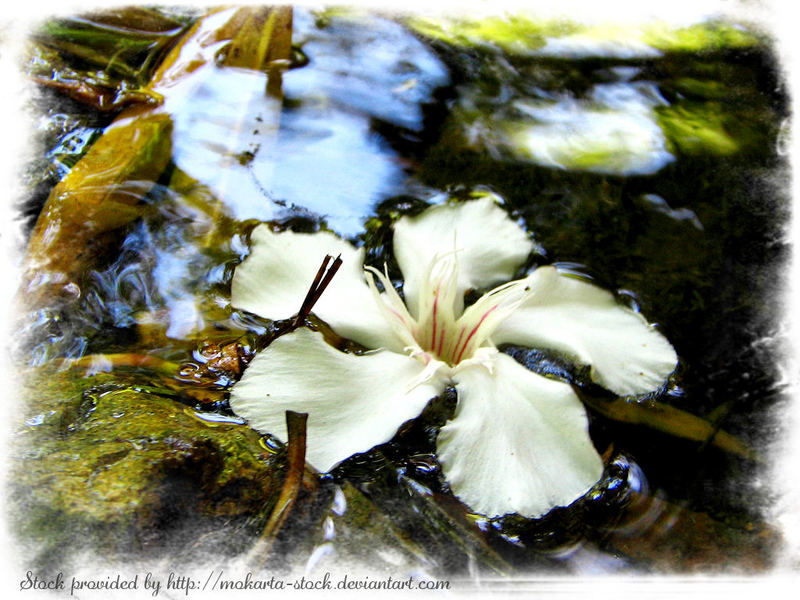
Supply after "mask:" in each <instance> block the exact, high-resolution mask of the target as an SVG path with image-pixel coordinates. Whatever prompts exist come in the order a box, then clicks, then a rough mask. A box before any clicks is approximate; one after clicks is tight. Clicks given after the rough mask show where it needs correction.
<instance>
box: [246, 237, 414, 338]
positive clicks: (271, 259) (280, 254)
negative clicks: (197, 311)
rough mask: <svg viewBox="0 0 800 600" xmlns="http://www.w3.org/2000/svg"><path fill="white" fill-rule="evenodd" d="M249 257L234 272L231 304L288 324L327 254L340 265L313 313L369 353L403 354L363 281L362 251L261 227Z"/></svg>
mask: <svg viewBox="0 0 800 600" xmlns="http://www.w3.org/2000/svg"><path fill="white" fill-rule="evenodd" d="M250 241H251V251H250V255H249V256H248V257H247V258H246V259H245V260H244V262H242V264H240V265H239V266H238V267H236V271H234V274H233V283H232V285H231V303H232V304H233V306H235V307H236V308H242V309H244V310H248V311H250V312H252V313H255V314H258V315H261V316H262V317H266V318H268V319H275V320H278V319H288V318H290V317H292V316H294V315H295V314H297V311H298V310H299V309H300V305H301V304H302V303H303V299H304V298H305V296H306V293H307V292H308V288H309V287H310V286H311V284H312V282H313V281H314V277H315V275H316V274H317V271H318V269H319V267H320V265H321V264H322V261H323V259H324V258H325V255H326V254H330V255H331V256H334V257H335V256H336V255H338V254H341V255H342V266H341V267H340V268H339V271H338V272H337V273H336V275H335V276H334V277H333V279H332V280H331V283H330V285H329V286H328V287H327V289H326V290H325V291H324V292H323V294H322V296H321V297H320V299H319V300H318V301H317V303H316V304H315V305H314V308H313V309H312V312H313V313H314V314H316V315H317V316H318V317H320V318H321V319H323V320H324V321H325V322H327V323H328V325H330V326H331V327H333V329H334V330H335V331H336V333H338V334H339V335H341V336H344V337H346V338H349V339H351V340H355V341H356V342H358V343H360V344H363V345H364V346H366V347H367V348H387V349H389V350H400V349H401V348H400V346H401V344H400V342H399V340H397V337H396V336H395V334H394V333H393V332H392V330H391V327H390V326H389V324H388V323H387V322H386V319H385V318H384V316H383V315H382V314H381V312H380V310H379V308H378V306H377V305H376V304H375V299H374V298H373V296H372V292H370V290H369V287H368V286H367V283H366V280H365V278H364V270H363V263H364V250H363V249H359V250H356V249H355V248H353V246H351V245H350V244H348V243H347V242H346V241H344V240H342V239H340V238H338V237H336V236H335V235H333V234H331V233H328V232H325V231H321V232H319V233H313V234H308V233H294V232H293V231H283V232H274V231H272V230H271V229H270V228H269V227H268V226H267V225H260V226H258V227H256V228H255V229H254V230H253V233H252V235H251V236H250Z"/></svg>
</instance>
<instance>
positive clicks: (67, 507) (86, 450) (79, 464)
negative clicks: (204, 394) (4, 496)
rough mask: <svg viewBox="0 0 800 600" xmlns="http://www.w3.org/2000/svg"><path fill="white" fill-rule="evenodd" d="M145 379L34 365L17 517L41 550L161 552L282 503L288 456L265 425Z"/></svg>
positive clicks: (14, 482) (17, 477) (17, 475)
mask: <svg viewBox="0 0 800 600" xmlns="http://www.w3.org/2000/svg"><path fill="white" fill-rule="evenodd" d="M137 384H141V380H137V379H135V378H120V376H118V375H117V376H114V377H113V378H112V376H111V375H106V374H101V375H96V376H88V377H81V376H80V375H78V374H76V373H74V372H68V371H61V372H57V373H54V372H52V370H51V369H49V368H43V369H40V370H38V371H35V372H32V373H30V374H28V377H27V381H26V385H25V388H26V391H27V394H26V395H27V398H28V402H27V407H26V410H25V415H26V418H25V422H24V424H22V425H20V426H19V427H18V429H17V431H16V432H15V433H14V434H13V441H14V443H13V448H14V452H13V453H12V467H11V468H12V478H11V485H10V488H11V492H12V498H13V503H12V514H14V515H17V517H16V518H15V519H14V521H15V525H16V527H17V529H18V531H20V533H22V534H23V537H24V538H26V539H27V540H30V541H31V542H32V543H33V546H34V550H33V553H34V555H38V556H37V558H38V559H42V558H43V557H44V556H45V555H47V554H50V556H48V557H47V560H49V561H53V562H55V563H58V562H59V561H61V560H65V559H67V558H68V556H69V555H70V554H71V553H73V552H74V551H75V549H76V548H82V547H91V548H94V549H96V550H98V551H103V552H105V553H110V554H111V555H124V554H125V553H126V552H131V551H141V550H145V551H152V552H154V553H155V554H156V555H158V554H159V553H160V552H161V551H163V550H164V549H166V548H173V549H174V548H175V547H176V546H178V547H182V546H183V545H185V544H189V543H190V542H195V541H196V540H197V538H198V534H199V532H202V531H206V530H213V529H214V528H216V527H219V526H221V525H222V524H223V523H228V522H235V521H239V522H246V521H248V520H251V519H254V518H259V517H260V516H262V515H264V514H267V513H268V512H269V511H270V510H271V508H272V505H273V504H274V502H275V498H276V495H277V491H278V490H279V488H280V485H281V470H280V468H279V467H280V458H279V457H276V456H274V455H270V454H268V453H267V452H265V451H264V450H263V448H262V447H261V446H260V445H259V443H258V442H259V435H258V434H257V433H256V432H254V431H253V430H251V429H250V428H248V427H246V426H242V425H236V424H223V425H220V424H215V425H216V426H215V427H209V426H207V425H205V424H203V422H202V421H200V420H198V419H195V418H193V417H192V416H191V415H190V414H187V411H186V410H185V408H186V407H185V406H184V405H182V404H180V403H178V402H176V401H174V400H172V399H170V398H168V397H164V396H160V395H158V394H156V393H154V392H153V391H144V390H142V389H141V388H139V387H137ZM150 389H151V390H152V389H153V388H150Z"/></svg>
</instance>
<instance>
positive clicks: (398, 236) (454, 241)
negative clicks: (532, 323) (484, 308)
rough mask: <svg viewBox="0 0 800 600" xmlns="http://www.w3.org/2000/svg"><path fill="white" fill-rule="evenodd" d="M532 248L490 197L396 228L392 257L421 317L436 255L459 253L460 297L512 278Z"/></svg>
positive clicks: (413, 308)
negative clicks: (421, 303) (426, 277)
mask: <svg viewBox="0 0 800 600" xmlns="http://www.w3.org/2000/svg"><path fill="white" fill-rule="evenodd" d="M532 249H533V242H531V240H530V239H529V238H528V235H527V234H526V233H525V231H524V230H523V229H522V228H521V227H519V225H517V224H516V223H514V222H513V221H512V220H511V219H510V218H509V217H508V214H506V212H505V211H504V210H503V209H502V208H500V207H499V206H498V205H497V204H496V203H495V201H494V200H493V199H492V197H491V196H486V197H484V198H481V199H480V200H474V201H471V202H463V203H461V204H454V205H449V204H441V205H437V206H433V207H431V208H429V209H427V210H426V211H425V212H423V213H422V214H420V215H418V216H417V217H413V218H409V217H403V218H402V219H400V220H399V221H398V222H397V223H396V224H395V226H394V253H395V256H396V257H397V262H398V264H399V265H400V269H401V270H402V271H403V277H404V279H405V281H404V283H403V292H404V293H405V296H406V303H407V304H408V307H409V310H410V312H411V314H412V315H414V316H415V317H419V314H418V304H419V299H418V298H417V295H418V293H419V290H420V287H421V286H422V281H421V279H422V278H423V277H424V275H425V273H426V269H427V267H428V266H429V264H430V263H431V261H432V260H433V259H434V258H435V257H436V255H439V256H443V255H445V254H447V253H449V252H453V251H454V250H458V253H457V255H456V256H457V258H458V270H459V274H458V293H459V295H460V296H463V294H464V292H465V291H467V290H469V289H471V288H476V289H477V288H485V287H489V286H491V285H493V284H496V283H498V282H501V281H507V280H509V279H511V277H513V275H514V272H515V271H516V270H517V269H518V268H519V267H521V266H522V264H523V263H524V262H525V259H526V258H527V257H528V254H530V252H531V250H532Z"/></svg>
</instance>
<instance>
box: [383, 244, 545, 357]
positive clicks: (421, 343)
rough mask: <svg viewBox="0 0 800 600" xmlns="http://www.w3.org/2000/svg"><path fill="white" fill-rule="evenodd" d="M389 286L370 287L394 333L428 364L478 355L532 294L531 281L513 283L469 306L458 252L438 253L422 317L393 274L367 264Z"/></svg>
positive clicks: (423, 284) (421, 297) (421, 300)
mask: <svg viewBox="0 0 800 600" xmlns="http://www.w3.org/2000/svg"><path fill="white" fill-rule="evenodd" d="M367 270H368V271H369V273H370V274H371V275H374V276H376V277H377V278H378V279H379V280H380V282H381V283H382V284H383V288H384V293H383V294H381V293H380V292H378V289H377V287H376V285H375V281H374V277H369V278H368V283H369V284H370V288H371V289H372V291H373V294H374V295H375V299H376V301H377V302H378V305H379V306H380V307H381V309H382V310H383V313H384V316H386V318H387V320H388V321H389V323H390V324H391V325H392V327H393V329H394V331H395V332H396V333H397V335H398V336H399V337H400V339H401V340H402V342H403V344H404V345H405V347H406V350H407V351H409V352H410V353H411V355H412V356H417V357H419V358H420V359H421V360H422V361H424V362H425V363H426V364H428V363H429V362H430V361H431V360H436V361H441V362H443V363H446V364H447V365H450V366H451V367H455V366H456V365H458V364H460V363H462V362H464V361H466V360H469V359H471V358H473V357H475V355H476V351H477V350H478V349H479V348H481V347H483V346H484V345H486V342H487V340H488V338H489V336H490V335H491V334H492V333H493V332H494V330H495V329H496V328H497V326H498V325H499V324H500V323H501V322H502V321H503V319H505V318H506V317H507V316H508V314H509V313H510V312H511V311H513V310H514V309H516V308H517V307H518V306H519V305H520V304H521V303H522V302H523V301H524V300H525V298H527V297H528V295H529V290H530V287H529V286H528V284H527V281H526V280H519V281H512V282H510V283H507V284H505V285H502V286H500V287H497V288H495V289H493V290H492V291H490V292H488V293H487V294H484V295H483V296H482V297H481V298H480V299H479V300H478V301H477V302H475V304H473V305H471V306H469V307H467V309H466V310H465V309H464V292H465V291H466V290H465V289H464V286H463V285H459V269H458V260H457V253H456V252H450V253H448V254H445V255H444V256H435V257H434V258H433V260H432V261H431V262H430V263H429V264H428V267H427V269H426V271H425V273H424V275H423V277H422V278H421V280H420V288H419V290H418V292H417V312H416V314H417V318H416V319H415V318H413V317H412V316H411V314H410V313H409V311H408V309H407V308H406V305H405V304H404V303H403V301H402V299H401V298H400V296H399V295H398V294H397V292H396V291H395V289H394V286H393V285H392V282H391V281H390V280H389V277H388V274H387V273H385V272H384V273H381V272H379V271H378V270H376V269H373V268H372V267H367Z"/></svg>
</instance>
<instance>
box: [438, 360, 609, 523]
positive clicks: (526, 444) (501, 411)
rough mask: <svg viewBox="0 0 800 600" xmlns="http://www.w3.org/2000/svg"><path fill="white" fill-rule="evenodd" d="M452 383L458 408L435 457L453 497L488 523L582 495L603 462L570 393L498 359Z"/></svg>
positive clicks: (543, 510) (563, 503)
mask: <svg viewBox="0 0 800 600" xmlns="http://www.w3.org/2000/svg"><path fill="white" fill-rule="evenodd" d="M492 362H493V373H491V374H490V373H489V371H487V369H486V368H485V367H483V366H481V365H470V366H468V367H466V368H464V369H461V370H459V371H458V372H457V373H456V376H455V377H454V379H455V383H456V390H457V392H458V407H457V408H456V413H455V416H454V418H453V420H452V421H450V422H449V423H447V424H446V425H445V426H444V427H443V428H442V429H441V431H440V432H439V437H438V439H437V455H438V457H439V462H440V463H441V465H442V469H443V473H444V475H445V478H446V479H447V481H448V482H449V483H450V487H451V489H452V490H453V492H454V493H455V494H456V496H458V497H459V498H461V500H463V501H464V502H465V503H466V504H467V505H469V506H470V508H472V510H474V511H476V512H478V513H481V514H484V515H486V516H489V517H496V516H501V515H504V514H507V513H518V514H521V515H523V516H527V517H539V516H541V515H543V514H545V513H547V512H548V511H549V510H550V509H552V508H554V507H556V506H566V505H568V504H570V503H571V502H573V501H574V500H576V499H577V498H579V497H580V496H582V495H583V494H585V493H586V492H587V491H588V490H589V488H591V487H592V485H594V484H595V483H596V482H597V481H598V480H599V479H600V477H601V475H602V473H603V464H602V460H601V459H600V456H599V455H598V454H597V451H596V450H595V448H594V446H593V445H592V441H591V439H590V438H589V433H588V419H587V417H586V411H585V410H584V408H583V405H582V404H581V402H580V400H579V399H578V398H577V396H575V393H574V392H573V391H572V388H571V387H570V386H569V385H567V384H565V383H562V382H560V381H554V380H551V379H546V378H545V377H542V376H541V375H537V374H536V373H533V372H532V371H529V370H528V369H526V368H525V367H523V366H522V365H520V364H519V363H517V362H516V361H515V360H514V359H513V358H511V357H510V356H507V355H505V354H497V355H496V356H495V357H494V358H493V360H492Z"/></svg>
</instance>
